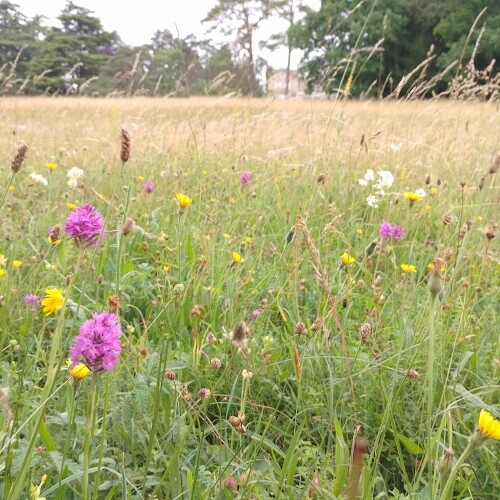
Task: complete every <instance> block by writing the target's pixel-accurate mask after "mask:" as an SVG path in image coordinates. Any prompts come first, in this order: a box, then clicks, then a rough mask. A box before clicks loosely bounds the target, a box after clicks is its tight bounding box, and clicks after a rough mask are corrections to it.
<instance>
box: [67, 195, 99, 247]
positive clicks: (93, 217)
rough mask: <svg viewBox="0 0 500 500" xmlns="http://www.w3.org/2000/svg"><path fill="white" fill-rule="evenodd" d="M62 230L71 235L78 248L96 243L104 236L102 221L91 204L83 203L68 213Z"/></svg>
mask: <svg viewBox="0 0 500 500" xmlns="http://www.w3.org/2000/svg"><path fill="white" fill-rule="evenodd" d="M64 231H65V232H66V233H68V234H69V235H70V236H72V237H73V238H74V240H75V243H76V244H77V246H78V247H80V248H87V247H89V246H90V245H96V244H97V241H98V239H99V237H100V236H104V221H103V219H102V217H101V214H100V213H99V211H98V210H96V209H95V208H94V207H93V206H92V205H88V204H87V205H83V206H81V207H79V208H77V209H76V210H75V211H74V212H71V213H70V214H69V217H68V218H67V219H66V224H65V226H64Z"/></svg>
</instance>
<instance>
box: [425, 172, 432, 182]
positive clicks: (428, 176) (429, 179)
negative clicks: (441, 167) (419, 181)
mask: <svg viewBox="0 0 500 500" xmlns="http://www.w3.org/2000/svg"><path fill="white" fill-rule="evenodd" d="M425 183H426V184H430V183H431V174H427V175H426V176H425Z"/></svg>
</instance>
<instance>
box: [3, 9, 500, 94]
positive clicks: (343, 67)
mask: <svg viewBox="0 0 500 500" xmlns="http://www.w3.org/2000/svg"><path fill="white" fill-rule="evenodd" d="M269 17H274V18H276V17H279V18H281V19H283V20H284V21H285V23H284V25H286V26H287V28H284V31H283V32H276V33H273V34H272V35H271V36H269V37H268V38H267V39H266V41H265V42H263V43H261V47H265V48H267V49H268V50H274V49H276V48H278V47H284V48H285V49H286V52H287V54H288V57H287V58H286V59H287V60H285V61H283V66H286V70H287V71H286V75H287V76H286V89H287V90H288V82H289V78H290V61H291V57H290V56H291V53H292V50H294V49H301V50H302V51H303V54H304V56H303V60H302V62H301V65H300V67H299V71H300V74H301V75H302V77H303V79H304V81H305V84H306V91H307V92H311V91H322V92H325V93H326V94H331V93H335V94H338V95H348V96H351V95H352V96H355V95H361V94H364V95H372V96H378V97H382V96H387V95H391V96H392V95H394V96H397V97H401V96H408V95H410V96H411V95H412V93H413V94H414V95H419V96H421V97H425V96H428V95H430V94H431V93H432V92H443V91H444V92H443V93H444V94H445V95H452V94H453V88H454V87H453V84H454V82H455V81H456V79H457V78H458V76H459V75H464V74H467V75H469V77H470V78H472V77H471V76H470V75H473V78H475V79H476V80H478V81H479V80H481V82H482V83H485V82H486V83H487V85H486V84H485V86H486V87H487V88H488V89H489V90H488V92H490V94H491V92H496V95H499V93H500V79H499V77H498V71H497V69H496V67H495V65H494V63H492V61H494V60H499V58H500V30H499V29H498V26H500V2H499V1H498V0H467V1H463V0H361V1H360V0H322V1H321V5H320V8H319V9H318V10H316V11H315V10H312V9H311V8H310V6H309V2H308V0H218V2H217V3H216V5H215V6H214V7H213V8H212V9H211V10H210V11H209V12H208V14H207V17H206V19H205V20H204V22H206V25H207V28H209V29H210V31H217V32H219V33H222V34H223V35H225V37H226V39H227V40H228V41H227V43H224V44H219V45H218V46H216V45H214V44H212V43H210V42H209V41H206V40H197V39H196V38H195V37H194V36H193V35H190V36H188V37H186V38H179V37H176V36H174V35H173V34H172V33H171V32H170V31H168V30H158V31H156V32H155V33H154V34H153V36H152V38H151V41H150V42H149V43H147V44H144V45H142V46H138V47H131V46H128V45H126V44H125V43H124V42H123V41H122V40H121V39H120V37H119V35H118V33H116V32H108V31H106V30H105V29H104V27H103V26H102V24H101V21H100V19H99V18H98V17H96V16H95V15H94V14H93V12H91V11H90V10H88V9H86V8H84V7H80V6H78V5H76V4H75V3H73V2H72V1H68V2H67V4H66V6H65V7H64V9H63V10H62V12H61V13H60V15H59V17H58V20H59V25H58V26H56V27H47V26H45V25H44V22H43V21H44V18H43V16H35V17H33V18H30V17H28V16H25V15H24V14H23V13H22V12H21V11H20V10H19V7H18V6H17V5H16V4H15V3H11V2H10V1H7V0H0V94H4V95H7V94H11V95H37V94H47V95H61V94H68V93H79V94H86V95H101V96H106V95H154V96H165V95H172V96H189V95H195V94H204V95H216V94H228V93H235V94H244V95H262V94H263V93H265V88H263V85H262V82H261V81H260V80H259V77H258V75H260V74H261V73H263V71H262V70H263V68H264V66H265V65H266V62H265V61H264V60H263V59H262V58H259V57H257V56H256V54H255V50H254V49H255V33H256V32H257V31H258V30H259V29H260V28H261V26H262V24H263V23H265V22H266V20H267V19H268V18H269ZM470 61H473V62H474V64H473V65H471V64H469V63H470ZM447 89H448V90H447ZM450 89H452V90H450Z"/></svg>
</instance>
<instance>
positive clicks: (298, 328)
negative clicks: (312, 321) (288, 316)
mask: <svg viewBox="0 0 500 500" xmlns="http://www.w3.org/2000/svg"><path fill="white" fill-rule="evenodd" d="M295 333H296V334H297V335H305V334H306V333H307V327H306V325H304V323H302V321H299V322H298V323H297V324H296V325H295Z"/></svg>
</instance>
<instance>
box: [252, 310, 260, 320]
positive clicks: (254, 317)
mask: <svg viewBox="0 0 500 500" xmlns="http://www.w3.org/2000/svg"><path fill="white" fill-rule="evenodd" d="M261 313H262V311H261V310H260V309H255V311H254V312H253V313H252V318H253V319H257V318H258V317H259V316H260V315H261Z"/></svg>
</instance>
